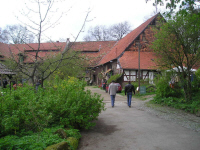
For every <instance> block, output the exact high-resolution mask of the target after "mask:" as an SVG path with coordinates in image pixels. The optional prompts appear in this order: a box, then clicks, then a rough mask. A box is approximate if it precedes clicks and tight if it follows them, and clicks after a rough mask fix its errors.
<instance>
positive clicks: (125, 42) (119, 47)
mask: <svg viewBox="0 0 200 150" xmlns="http://www.w3.org/2000/svg"><path fill="white" fill-rule="evenodd" d="M157 16H158V14H157V15H155V16H153V17H151V18H150V19H148V20H147V21H146V22H144V23H143V24H141V25H140V26H139V27H137V28H136V29H134V30H133V31H131V32H130V33H129V34H127V35H126V36H125V37H124V38H122V39H121V40H119V41H118V42H117V43H116V45H115V46H114V47H113V48H112V49H111V50H110V52H109V53H108V54H107V55H106V56H105V57H103V58H102V60H101V61H100V62H99V64H98V65H101V64H105V63H107V62H109V61H111V60H113V59H116V58H118V57H119V56H120V55H121V54H122V52H124V51H125V50H126V49H127V48H128V47H129V46H130V45H131V44H132V42H133V41H134V40H135V39H136V38H137V37H138V36H139V35H140V34H141V33H142V32H143V31H144V29H145V28H147V26H148V25H149V24H150V23H151V22H152V21H153V20H154V19H155V18H156V17H157Z"/></svg>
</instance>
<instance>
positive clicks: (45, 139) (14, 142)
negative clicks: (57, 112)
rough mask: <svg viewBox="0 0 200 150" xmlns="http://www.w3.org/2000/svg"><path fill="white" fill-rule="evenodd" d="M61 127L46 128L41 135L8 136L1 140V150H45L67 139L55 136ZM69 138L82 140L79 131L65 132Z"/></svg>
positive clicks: (70, 130)
mask: <svg viewBox="0 0 200 150" xmlns="http://www.w3.org/2000/svg"><path fill="white" fill-rule="evenodd" d="M60 128H61V127H54V128H45V129H44V130H43V131H42V132H40V133H29V134H28V132H26V135H23V136H22V135H8V136H5V137H2V138H0V149H2V150H7V149H13V150H15V149H26V150H33V149H37V150H43V149H44V148H46V147H47V146H49V145H53V144H57V143H60V142H62V141H67V139H62V138H61V137H59V135H58V134H54V133H55V131H56V130H58V129H60ZM65 132H66V133H67V136H68V137H73V138H76V139H80V137H81V135H80V133H79V131H78V130H75V129H69V130H65Z"/></svg>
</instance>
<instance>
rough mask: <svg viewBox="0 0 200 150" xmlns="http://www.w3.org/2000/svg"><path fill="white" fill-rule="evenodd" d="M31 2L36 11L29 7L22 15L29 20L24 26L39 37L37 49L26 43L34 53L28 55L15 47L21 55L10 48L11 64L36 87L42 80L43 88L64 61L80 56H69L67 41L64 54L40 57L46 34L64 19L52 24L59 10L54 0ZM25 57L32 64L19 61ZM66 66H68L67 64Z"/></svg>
mask: <svg viewBox="0 0 200 150" xmlns="http://www.w3.org/2000/svg"><path fill="white" fill-rule="evenodd" d="M30 2H31V5H35V6H34V8H35V9H34V10H33V9H31V8H29V7H28V5H27V11H28V13H26V12H22V14H24V17H26V19H28V21H27V22H24V24H25V25H26V26H27V27H28V28H29V29H31V30H32V32H34V33H35V34H36V35H37V42H38V43H37V48H36V47H32V46H31V45H30V44H28V43H25V45H27V46H28V48H29V49H30V50H31V51H32V53H26V51H23V50H22V49H20V47H18V45H13V46H14V47H16V48H17V49H18V50H19V52H20V53H17V54H16V53H15V52H14V51H12V49H11V48H10V52H11V53H10V54H11V57H10V62H12V63H11V64H12V65H13V66H14V67H15V70H16V71H17V72H18V73H20V74H22V75H25V76H26V77H28V78H29V79H30V80H31V83H32V84H33V85H35V83H36V82H37V78H39V79H41V81H42V87H43V81H44V80H46V79H48V78H49V77H50V75H52V74H53V73H54V72H55V71H56V70H57V69H58V68H59V67H60V66H62V65H63V63H62V62H63V61H64V60H67V59H74V58H77V57H79V56H78V55H76V53H73V55H68V54H69V50H70V48H71V46H72V45H71V44H69V41H67V42H66V46H65V48H64V50H63V51H62V52H61V51H60V53H59V54H55V53H53V52H52V53H51V54H50V55H46V56H45V57H40V51H41V46H42V44H41V40H42V37H44V36H45V33H44V32H45V31H46V30H48V29H49V28H51V27H53V26H55V25H56V24H57V23H58V21H59V19H60V18H61V17H62V14H61V16H60V17H58V18H56V20H55V21H54V22H52V18H54V16H53V15H55V14H56V13H55V12H54V10H55V11H56V10H57V8H56V9H53V6H54V2H55V1H54V0H34V1H30ZM56 2H57V1H56ZM36 6H37V9H36ZM32 13H33V14H34V15H35V14H37V16H39V18H37V19H36V18H34V17H33V16H31V14H32ZM88 14H89V12H88V13H87V15H86V17H85V20H84V23H83V25H82V28H81V29H80V31H79V33H78V35H77V37H76V39H77V38H78V36H79V34H80V32H81V31H82V29H83V27H84V25H85V22H86V20H87V17H88ZM56 15H57V14H56ZM76 39H75V41H76ZM51 44H52V45H53V47H55V49H57V50H60V49H61V48H60V47H59V46H57V45H56V43H51ZM10 47H11V46H10ZM16 48H15V49H16ZM23 56H25V57H28V58H29V60H30V61H31V64H26V63H23V59H22V61H19V58H20V57H21V58H23ZM68 56H70V57H68ZM14 64H15V65H14ZM65 65H66V66H67V64H65ZM68 67H71V66H68Z"/></svg>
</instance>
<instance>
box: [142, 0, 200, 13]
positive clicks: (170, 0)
mask: <svg viewBox="0 0 200 150" xmlns="http://www.w3.org/2000/svg"><path fill="white" fill-rule="evenodd" d="M148 1H151V0H146V2H148ZM196 2H200V0H165V2H164V0H155V1H154V4H155V5H156V4H160V5H164V3H166V8H167V9H169V10H170V13H169V14H168V15H170V16H171V14H172V13H173V12H174V10H175V9H176V8H177V7H179V9H182V8H185V9H188V10H195V9H196V5H197V4H196Z"/></svg>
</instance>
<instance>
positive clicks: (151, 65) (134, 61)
mask: <svg viewBox="0 0 200 150" xmlns="http://www.w3.org/2000/svg"><path fill="white" fill-rule="evenodd" d="M138 58H139V57H138V52H136V51H125V53H124V54H123V56H122V57H121V58H119V63H120V65H121V67H122V68H123V69H138ZM155 59H156V55H155V54H154V52H140V69H145V70H151V69H153V70H155V69H157V67H156V64H155V62H154V60H155Z"/></svg>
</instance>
